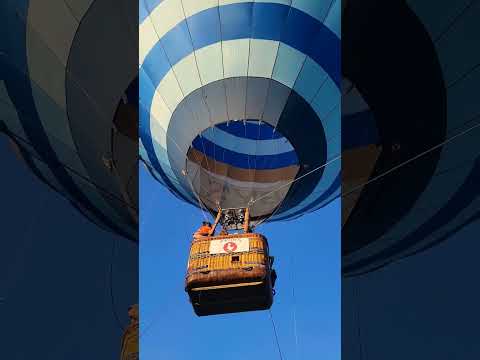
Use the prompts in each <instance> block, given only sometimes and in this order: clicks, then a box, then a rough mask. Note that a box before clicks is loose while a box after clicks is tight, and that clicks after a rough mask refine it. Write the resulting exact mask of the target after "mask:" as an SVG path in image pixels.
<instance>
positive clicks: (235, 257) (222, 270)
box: [185, 233, 272, 316]
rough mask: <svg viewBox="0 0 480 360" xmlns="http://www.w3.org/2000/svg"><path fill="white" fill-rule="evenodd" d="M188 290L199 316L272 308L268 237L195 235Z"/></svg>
mask: <svg viewBox="0 0 480 360" xmlns="http://www.w3.org/2000/svg"><path fill="white" fill-rule="evenodd" d="M185 290H186V291H187V292H188V294H189V296H190V300H191V302H192V304H193V307H194V310H195V312H196V313H197V315H200V316H201V315H213V314H221V313H228V312H239V311H251V310H262V309H268V308H270V306H271V304H272V285H271V268H270V260H269V253H268V243H267V240H266V238H265V237H264V236H262V235H260V234H253V233H249V234H233V235H223V236H213V237H204V238H197V239H194V241H193V242H192V246H191V249H190V257H189V261H188V269H187V276H186V283H185Z"/></svg>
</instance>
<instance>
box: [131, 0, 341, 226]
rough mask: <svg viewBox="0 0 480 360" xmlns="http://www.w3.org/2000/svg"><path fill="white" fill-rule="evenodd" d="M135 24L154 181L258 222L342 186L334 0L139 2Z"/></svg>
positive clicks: (281, 216) (143, 123) (319, 202)
mask: <svg viewBox="0 0 480 360" xmlns="http://www.w3.org/2000/svg"><path fill="white" fill-rule="evenodd" d="M139 24H140V25H139V26H140V28H139V36H140V38H139V40H140V43H139V48H140V59H139V63H140V134H139V135H140V154H141V157H142V159H143V160H144V162H145V163H146V164H147V166H148V167H149V169H150V170H151V172H152V175H153V176H154V177H155V178H156V179H157V180H158V181H159V182H160V183H162V184H163V185H164V186H166V187H167V188H168V189H169V190H170V191H171V192H172V193H173V194H175V195H176V196H177V197H178V198H180V199H182V200H183V201H186V202H189V203H191V204H193V205H195V206H202V207H206V208H207V209H208V210H209V211H211V212H212V213H213V212H215V211H216V209H217V208H218V207H222V208H229V207H247V206H250V208H251V216H252V217H253V219H254V220H255V221H262V220H266V219H269V220H286V219H291V218H295V217H297V216H300V215H302V214H304V213H306V212H309V211H314V210H316V209H318V208H320V207H322V206H324V205H325V204H327V203H328V202H330V201H331V200H332V199H334V198H335V197H337V196H338V195H339V191H340V175H339V174H340V161H334V159H336V158H337V157H338V155H339V154H340V141H341V135H340V94H341V93H340V83H341V75H340V2H339V1H330V0H328V1H327V0H325V1H324V0H321V1H319V0H301V1H300V0H294V1H262V2H258V1H251V2H245V1H220V2H219V1H209V0H205V1H193V0H188V1H185V0H184V1H180V0H164V1H156V0H146V1H143V0H142V1H141V2H140V20H139ZM332 160H333V161H332ZM330 161H331V163H330ZM326 163H328V165H326V166H324V165H325V164H326ZM312 170H316V171H313V172H312ZM310 172H311V174H309V175H307V174H308V173H310ZM295 180H296V181H295Z"/></svg>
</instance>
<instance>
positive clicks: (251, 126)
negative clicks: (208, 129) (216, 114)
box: [215, 121, 283, 140]
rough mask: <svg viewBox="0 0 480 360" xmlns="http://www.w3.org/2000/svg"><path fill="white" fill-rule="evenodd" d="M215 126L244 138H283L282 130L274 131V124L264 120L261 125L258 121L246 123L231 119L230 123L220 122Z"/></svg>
mask: <svg viewBox="0 0 480 360" xmlns="http://www.w3.org/2000/svg"><path fill="white" fill-rule="evenodd" d="M227 124H228V125H227ZM215 127H216V128H218V129H220V130H222V131H223V132H226V133H228V134H230V135H234V136H237V137H240V138H243V139H250V140H272V139H281V138H283V135H282V134H280V132H278V131H275V132H274V131H273V130H274V128H273V126H271V125H270V124H267V123H264V122H262V124H261V125H260V126H259V125H258V122H255V123H251V122H248V121H247V122H245V124H244V123H243V121H230V122H229V123H222V124H218V125H216V126H215Z"/></svg>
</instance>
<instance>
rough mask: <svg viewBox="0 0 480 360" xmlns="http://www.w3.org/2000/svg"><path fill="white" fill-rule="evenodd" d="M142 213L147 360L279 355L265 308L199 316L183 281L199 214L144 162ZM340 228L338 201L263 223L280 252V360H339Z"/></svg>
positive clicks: (277, 318) (142, 305) (276, 307)
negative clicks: (291, 217) (294, 217)
mask: <svg viewBox="0 0 480 360" xmlns="http://www.w3.org/2000/svg"><path fill="white" fill-rule="evenodd" d="M140 214H141V219H140V238H141V242H140V308H141V319H142V320H141V323H142V324H141V331H140V348H141V356H142V359H144V360H154V359H155V360H158V359H169V360H193V359H197V360H203V359H208V360H223V359H226V358H227V356H228V359H229V360H240V359H242V360H243V359H246V358H250V359H269V360H270V359H279V354H278V350H277V347H276V343H275V337H274V332H273V327H272V323H271V320H270V317H269V313H268V312H267V311H261V312H250V313H242V314H231V315H220V316H213V317H203V318H199V317H196V316H195V314H194V313H193V310H192V308H191V305H190V303H189V302H188V298H187V295H186V294H185V292H184V289H183V287H184V276H185V270H186V263H187V255H188V251H189V242H190V236H191V234H192V232H193V231H194V230H195V229H196V228H197V227H198V225H199V223H200V222H201V221H202V219H203V217H202V214H201V212H200V210H198V209H196V208H194V207H192V206H191V205H188V204H185V203H183V202H181V201H180V200H178V199H176V198H175V197H174V196H173V195H171V194H170V193H169V192H168V191H167V190H166V189H165V188H163V187H162V186H161V185H160V184H159V183H157V182H156V181H155V180H154V179H153V178H152V177H151V176H150V174H149V173H148V171H146V170H145V168H144V167H143V166H141V167H140ZM340 227H341V224H340V201H338V200H337V201H334V202H333V203H331V204H330V205H328V206H327V207H325V208H323V209H321V210H319V211H317V212H315V213H313V214H309V215H306V216H304V217H302V218H300V219H297V220H294V221H290V222H284V223H272V224H266V225H263V226H261V227H259V229H258V231H259V232H261V233H263V234H264V235H266V236H267V238H268V239H269V244H270V250H271V255H273V256H275V268H276V270H277V273H278V280H277V284H276V290H277V295H276V296H275V302H274V305H273V306H272V309H271V311H272V314H273V318H274V321H275V325H276V328H277V332H278V337H279V342H280V346H281V349H282V354H283V359H288V360H299V359H305V360H314V359H320V358H321V359H322V360H338V359H340V341H341V337H340V316H341V312H340V311H341V310H340V306H341V299H340V289H341V284H340ZM293 290H294V291H295V297H294V296H293ZM294 314H295V317H296V333H297V339H298V346H296V341H295V330H294V329H295V326H294Z"/></svg>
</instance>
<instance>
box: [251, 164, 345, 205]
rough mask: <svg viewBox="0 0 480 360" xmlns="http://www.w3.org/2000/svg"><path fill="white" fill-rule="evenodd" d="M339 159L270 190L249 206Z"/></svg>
mask: <svg viewBox="0 0 480 360" xmlns="http://www.w3.org/2000/svg"><path fill="white" fill-rule="evenodd" d="M341 158H342V156H341V155H338V156H336V157H334V158H333V159H331V160H329V161H327V162H326V163H324V164H322V165H320V166H317V167H316V168H315V169H313V170H310V171H309V172H307V173H305V174H303V175H302V176H299V177H298V178H296V179H294V180H291V181H289V182H287V183H285V184H283V185H281V186H279V187H278V188H277V189H275V190H272V191H270V192H269V193H267V194H265V195H263V196H260V197H259V198H257V199H255V200H253V201H252V202H251V204H252V205H253V204H254V203H256V202H257V201H259V200H262V199H264V198H266V197H267V196H269V195H271V194H273V193H275V192H277V191H278V190H280V189H283V188H284V187H286V186H289V185H291V184H293V183H294V182H297V181H298V180H301V179H303V178H304V177H306V176H308V175H310V174H313V173H314V172H316V171H318V170H320V169H322V168H324V167H326V166H327V165H330V164H331V163H333V162H335V161H337V160H339V159H341Z"/></svg>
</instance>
